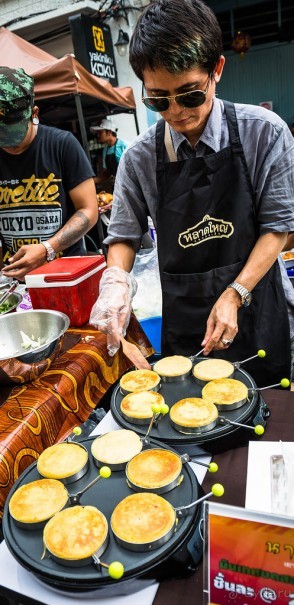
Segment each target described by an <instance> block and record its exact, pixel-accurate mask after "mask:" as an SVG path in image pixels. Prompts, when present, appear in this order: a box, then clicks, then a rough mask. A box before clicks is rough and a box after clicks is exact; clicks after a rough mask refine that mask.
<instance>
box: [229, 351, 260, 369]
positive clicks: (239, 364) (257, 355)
mask: <svg viewBox="0 0 294 605" xmlns="http://www.w3.org/2000/svg"><path fill="white" fill-rule="evenodd" d="M265 356H266V352H265V351H264V349H259V350H258V351H257V354H256V355H252V357H247V359H243V360H242V361H234V362H233V366H234V368H236V370H239V368H240V366H241V365H242V363H246V361H251V359H255V358H256V357H261V358H263V357H265Z"/></svg>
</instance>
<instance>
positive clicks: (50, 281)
mask: <svg viewBox="0 0 294 605" xmlns="http://www.w3.org/2000/svg"><path fill="white" fill-rule="evenodd" d="M105 266H106V262H105V258H104V256H103V255H101V254H100V255H97V256H67V257H64V258H58V259H56V260H53V261H51V262H50V263H47V264H45V265H42V267H39V268H38V269H34V271H31V272H30V273H28V274H27V275H26V277H25V280H26V285H27V288H28V292H29V295H30V297H31V301H32V306H33V309H52V310H54V311H61V312H62V313H65V314H66V315H68V317H69V320H70V325H71V326H81V325H83V324H85V323H87V321H88V320H89V317H90V313H91V309H92V307H93V305H94V303H95V302H96V300H97V298H98V293H99V282H100V279H101V276H102V273H103V271H104V268H105Z"/></svg>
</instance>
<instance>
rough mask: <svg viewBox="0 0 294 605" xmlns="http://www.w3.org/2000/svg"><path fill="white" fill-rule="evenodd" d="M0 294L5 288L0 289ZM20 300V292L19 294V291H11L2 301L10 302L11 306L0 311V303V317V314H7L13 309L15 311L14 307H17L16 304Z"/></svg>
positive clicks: (0, 315) (3, 292)
mask: <svg viewBox="0 0 294 605" xmlns="http://www.w3.org/2000/svg"><path fill="white" fill-rule="evenodd" d="M0 294H1V296H3V294H5V290H4V291H3V290H0ZM21 301H22V294H20V293H19V292H12V294H10V295H9V296H8V298H7V299H6V300H5V301H4V303H3V304H5V303H6V302H8V303H10V304H11V307H10V309H8V311H2V312H1V305H0V317H2V315H7V314H8V313H12V312H13V311H15V309H16V307H18V305H19V303H20V302H21Z"/></svg>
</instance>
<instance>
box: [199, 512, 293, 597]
mask: <svg viewBox="0 0 294 605" xmlns="http://www.w3.org/2000/svg"><path fill="white" fill-rule="evenodd" d="M207 541H208V594H209V603H210V605H229V604H230V605H232V604H234V605H250V604H251V603H252V605H264V604H265V603H267V604H268V605H272V604H276V605H294V520H293V519H292V518H290V517H280V516H278V515H269V514H268V515H266V514H263V513H258V512H255V511H248V510H246V509H242V508H237V507H230V506H225V505H219V504H215V503H209V504H208V524H207Z"/></svg>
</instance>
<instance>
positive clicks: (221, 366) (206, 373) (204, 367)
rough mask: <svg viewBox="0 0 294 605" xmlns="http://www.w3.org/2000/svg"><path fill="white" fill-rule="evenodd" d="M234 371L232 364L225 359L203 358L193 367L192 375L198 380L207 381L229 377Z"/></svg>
mask: <svg viewBox="0 0 294 605" xmlns="http://www.w3.org/2000/svg"><path fill="white" fill-rule="evenodd" d="M233 373H234V366H233V364H232V363H230V362H229V361H226V360H225V359H205V360H204V361H200V362H199V363H197V364H196V365H195V366H194V368H193V375H194V376H195V378H198V380H202V381H203V382H208V381H209V380H215V379H217V378H229V377H230V376H232V375H233Z"/></svg>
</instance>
